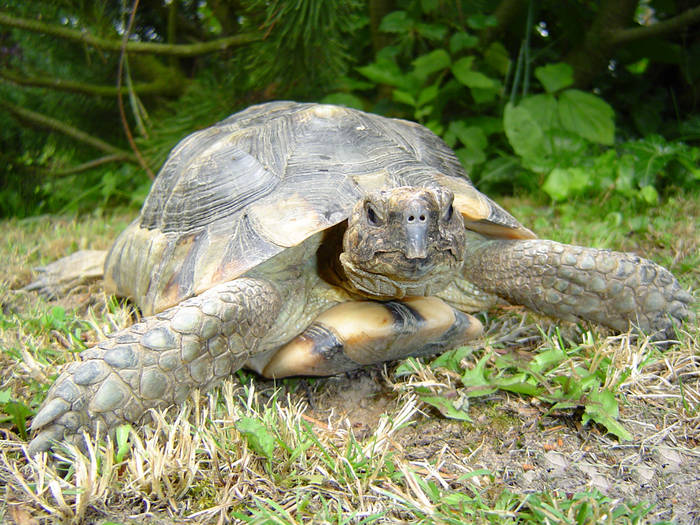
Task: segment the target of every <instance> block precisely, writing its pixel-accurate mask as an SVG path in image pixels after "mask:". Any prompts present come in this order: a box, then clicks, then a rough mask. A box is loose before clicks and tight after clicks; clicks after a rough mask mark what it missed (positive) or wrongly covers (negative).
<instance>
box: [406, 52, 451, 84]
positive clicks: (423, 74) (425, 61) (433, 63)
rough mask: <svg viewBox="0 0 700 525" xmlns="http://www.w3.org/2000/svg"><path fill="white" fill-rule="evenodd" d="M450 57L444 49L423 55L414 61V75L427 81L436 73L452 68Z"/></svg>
mask: <svg viewBox="0 0 700 525" xmlns="http://www.w3.org/2000/svg"><path fill="white" fill-rule="evenodd" d="M450 63H451V60H450V55H448V54H447V51H445V50H444V49H435V50H434V51H431V52H430V53H428V54H427V55H421V56H419V57H418V58H416V59H415V60H414V61H413V73H414V74H415V75H416V76H417V77H419V78H421V79H425V78H427V77H429V76H430V75H432V74H433V73H436V72H438V71H442V70H443V69H446V68H448V67H450Z"/></svg>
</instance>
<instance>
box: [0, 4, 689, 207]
mask: <svg viewBox="0 0 700 525" xmlns="http://www.w3.org/2000/svg"><path fill="white" fill-rule="evenodd" d="M0 6H1V7H0V151H1V153H0V158H1V159H2V167H3V168H2V171H0V214H2V215H4V216H10V215H14V216H27V215H35V214H40V213H57V212H66V211H86V210H95V209H97V210H99V209H102V208H104V207H106V206H115V205H124V204H127V205H138V204H140V202H141V201H142V200H143V198H144V197H145V195H146V193H147V191H148V188H149V186H150V182H151V181H150V178H149V175H148V172H149V171H150V172H152V173H156V172H157V170H158V168H159V167H160V165H161V164H162V162H163V161H164V159H165V157H166V156H167V153H168V151H169V150H170V149H171V148H172V147H173V146H174V145H175V144H176V143H177V141H178V140H180V139H181V138H183V137H184V136H186V135H187V134H189V133H191V132H192V131H194V130H196V129H200V128H202V127H205V126H208V125H210V124H212V123H214V122H216V121H217V120H220V119H222V118H224V117H226V116H227V115H229V114H231V113H232V112H234V111H236V110H238V109H241V108H243V107H245V106H248V105H250V104H253V103H258V102H262V101H265V100H271V99H297V100H309V101H323V102H328V103H338V104H344V105H348V106H352V107H357V108H360V109H364V110H367V111H372V112H376V113H380V114H385V115H389V116H394V117H400V118H408V119H412V120H416V121H418V122H420V123H422V124H424V125H426V126H428V127H429V128H430V129H432V130H433V131H434V132H435V133H437V134H439V135H440V136H442V137H443V139H444V140H445V141H446V142H447V143H448V144H449V145H450V146H451V147H453V148H454V149H455V151H456V153H457V155H458V156H459V158H460V159H461V161H462V163H463V164H464V166H465V168H466V169H467V171H468V172H469V173H470V175H471V176H472V178H473V179H474V180H475V182H476V183H477V185H478V186H479V187H480V188H481V189H482V190H484V191H487V192H491V193H515V192H528V193H532V194H534V195H539V196H540V197H541V199H542V200H543V201H546V200H553V201H564V200H569V199H571V198H575V197H577V196H581V195H584V196H585V195H588V196H591V195H595V196H600V197H601V198H604V199H624V200H626V201H631V202H633V203H636V204H635V205H638V206H642V207H643V206H648V205H654V204H657V203H658V202H659V198H660V196H663V195H664V194H667V193H669V192H674V191H679V190H683V191H694V190H695V189H696V188H697V187H698V180H700V169H699V168H698V164H699V161H700V153H699V150H698V145H699V144H700V113H699V112H698V103H699V101H700V88H699V87H698V86H700V8H698V7H697V6H695V5H694V3H693V2H690V1H683V0H675V1H673V0H642V1H630V0H601V1H598V2H582V1H576V2H556V1H553V0H551V1H548V0H539V1H535V0H527V1H526V0H501V1H500V2H484V1H480V0H472V1H466V0H395V1H390V0H364V1H363V0H352V1H349V2H347V1H340V0H298V1H295V2H286V1H283V0H269V1H265V0H238V1H234V0H213V1H212V0H208V1H207V0H199V1H194V0H169V1H167V2H166V1H164V0H151V1H146V0H144V1H142V2H140V3H138V6H137V9H136V11H135V15H134V18H133V24H132V25H131V27H130V28H129V20H130V15H131V12H132V8H133V7H134V5H133V4H132V2H131V1H128V2H127V1H126V0H98V1H96V2H83V1H79V0H74V1H70V0H35V1H33V2H23V1H20V0H3V1H2V2H0ZM37 24H38V25H39V27H37ZM127 28H129V45H127V46H126V51H125V53H124V61H123V67H122V69H123V75H122V79H121V85H122V100H123V105H124V109H125V118H126V122H127V123H128V127H129V130H130V133H131V134H133V136H134V145H135V147H136V151H134V147H133V146H132V145H131V144H130V143H129V141H128V140H127V136H126V133H125V131H124V126H123V123H122V117H121V115H120V111H119V104H118V98H117V90H116V84H117V76H118V71H119V61H120V55H121V53H120V50H119V45H120V43H121V41H122V38H123V35H124V34H125V30H126V29H127ZM67 33H70V34H67ZM71 34H72V35H90V36H91V37H95V38H97V39H101V40H99V41H96V42H92V41H87V42H86V41H85V40H81V38H74V37H73V36H71ZM236 36H239V37H240V38H241V39H242V40H241V41H237V43H234V44H231V43H230V42H231V41H232V40H231V38H232V37H236ZM234 39H235V38H234ZM105 42H106V43H105ZM110 43H111V44H110ZM142 43H150V44H155V46H154V47H153V48H152V49H151V50H149V51H147V52H143V51H142V50H139V49H137V47H136V46H137V45H139V44H142ZM207 43H214V44H215V47H214V50H211V49H209V50H203V49H201V44H207ZM107 44H110V45H107ZM114 46H116V48H115V47H114ZM77 132H82V133H83V135H81V136H80V137H84V136H87V137H92V138H95V139H99V141H100V144H98V145H96V144H95V143H93V142H90V141H89V140H86V139H85V138H76V137H77V135H78V133H77ZM139 155H140V156H141V157H142V159H143V160H142V161H139V160H138V156H139Z"/></svg>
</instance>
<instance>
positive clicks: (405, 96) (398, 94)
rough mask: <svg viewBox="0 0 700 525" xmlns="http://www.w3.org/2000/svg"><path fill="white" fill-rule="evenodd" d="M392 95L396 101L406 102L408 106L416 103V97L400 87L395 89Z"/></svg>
mask: <svg viewBox="0 0 700 525" xmlns="http://www.w3.org/2000/svg"><path fill="white" fill-rule="evenodd" d="M392 96H393V98H394V100H395V101H396V102H401V103H402V104H408V105H409V106H415V105H416V99H415V98H413V95H411V94H410V93H408V92H406V91H401V90H400V89H395V90H394V92H393V93H392Z"/></svg>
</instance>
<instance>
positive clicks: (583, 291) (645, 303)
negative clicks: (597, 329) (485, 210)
mask: <svg viewBox="0 0 700 525" xmlns="http://www.w3.org/2000/svg"><path fill="white" fill-rule="evenodd" d="M463 273H464V276H465V278H466V279H468V280H469V281H470V282H472V283H474V284H475V285H476V286H478V287H479V288H481V289H482V290H484V291H486V292H489V293H493V294H495V295H498V296H499V297H501V298H503V299H505V300H507V301H508V302H510V303H513V304H521V305H524V306H527V307H529V308H532V309H533V310H535V311H537V312H541V313H544V314H547V315H552V316H555V317H558V318H560V319H564V320H568V321H578V320H580V319H585V320H590V321H595V322H597V323H600V324H602V325H605V326H608V327H610V328H614V329H615V330H619V331H623V332H624V331H626V330H629V329H630V327H636V328H638V329H641V330H642V331H644V332H649V333H652V334H654V336H655V338H656V339H660V338H664V337H672V335H673V331H672V329H673V327H674V326H675V325H678V324H680V323H681V322H682V321H684V320H686V319H692V317H693V313H692V312H691V311H690V308H689V304H690V302H691V301H692V299H693V298H692V296H691V295H690V294H689V293H687V292H686V291H685V290H683V288H681V286H680V284H679V283H678V281H677V280H676V278H675V277H674V276H673V275H671V273H670V272H669V271H668V270H666V269H665V268H662V267H661V266H659V265H658V264H656V263H654V262H651V261H648V260H646V259H643V258H641V257H638V256H636V255H633V254H631V253H622V252H613V251H609V250H598V249H595V248H584V247H581V246H571V245H567V244H561V243H558V242H554V241H547V240H539V239H534V240H470V241H469V242H468V243H467V252H466V255H465V263H464V270H463Z"/></svg>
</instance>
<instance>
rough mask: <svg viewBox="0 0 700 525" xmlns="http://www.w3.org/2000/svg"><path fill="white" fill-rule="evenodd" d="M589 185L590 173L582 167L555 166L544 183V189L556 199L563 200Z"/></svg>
mask: <svg viewBox="0 0 700 525" xmlns="http://www.w3.org/2000/svg"><path fill="white" fill-rule="evenodd" d="M587 185H588V173H587V172H586V171H585V170H583V169H581V168H554V169H553V170H552V171H551V172H550V173H549V175H547V179H546V180H545V181H544V184H543V185H542V189H543V190H544V191H545V193H546V194H547V195H549V196H550V197H551V198H552V200H554V201H563V200H565V199H566V198H567V197H570V196H571V195H576V194H578V193H581V192H582V191H583V190H584V189H585V188H586V186H587Z"/></svg>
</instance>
